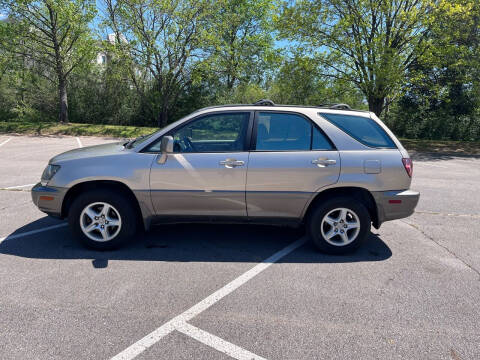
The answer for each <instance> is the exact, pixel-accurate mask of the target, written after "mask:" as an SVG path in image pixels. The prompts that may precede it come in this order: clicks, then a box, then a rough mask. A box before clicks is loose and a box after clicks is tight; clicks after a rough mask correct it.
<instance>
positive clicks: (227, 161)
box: [219, 159, 245, 169]
mask: <svg viewBox="0 0 480 360" xmlns="http://www.w3.org/2000/svg"><path fill="white" fill-rule="evenodd" d="M219 164H220V165H223V166H225V167H226V168H229V169H231V168H234V167H236V166H243V165H245V161H242V160H236V159H225V160H222V161H220V162H219Z"/></svg>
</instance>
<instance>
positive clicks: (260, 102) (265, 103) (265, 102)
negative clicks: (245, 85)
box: [253, 99, 275, 106]
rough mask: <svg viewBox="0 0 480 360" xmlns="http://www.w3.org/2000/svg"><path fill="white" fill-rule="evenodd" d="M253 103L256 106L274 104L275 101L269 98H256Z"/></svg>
mask: <svg viewBox="0 0 480 360" xmlns="http://www.w3.org/2000/svg"><path fill="white" fill-rule="evenodd" d="M253 105H256V106H275V103H274V102H273V101H272V100H269V99H262V100H258V101H257V102H256V103H254V104H253Z"/></svg>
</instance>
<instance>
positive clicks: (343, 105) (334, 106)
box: [318, 104, 352, 110]
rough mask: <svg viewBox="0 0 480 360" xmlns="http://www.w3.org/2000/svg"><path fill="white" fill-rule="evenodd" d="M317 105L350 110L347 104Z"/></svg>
mask: <svg viewBox="0 0 480 360" xmlns="http://www.w3.org/2000/svg"><path fill="white" fill-rule="evenodd" d="M318 107H322V108H328V109H334V110H352V108H351V107H350V105H348V104H321V105H318Z"/></svg>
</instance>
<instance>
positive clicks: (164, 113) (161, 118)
mask: <svg viewBox="0 0 480 360" xmlns="http://www.w3.org/2000/svg"><path fill="white" fill-rule="evenodd" d="M167 124H168V110H167V109H165V108H162V110H161V111H160V114H159V115H158V127H159V128H163V127H165V126H167Z"/></svg>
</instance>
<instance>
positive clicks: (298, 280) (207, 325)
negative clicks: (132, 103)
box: [0, 134, 480, 360]
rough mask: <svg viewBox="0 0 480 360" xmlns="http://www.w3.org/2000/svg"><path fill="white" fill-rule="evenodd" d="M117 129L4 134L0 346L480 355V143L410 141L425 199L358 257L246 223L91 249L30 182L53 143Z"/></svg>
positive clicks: (334, 355)
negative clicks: (465, 149) (461, 148)
mask: <svg viewBox="0 0 480 360" xmlns="http://www.w3.org/2000/svg"><path fill="white" fill-rule="evenodd" d="M109 141H114V139H103V138H94V137H80V138H76V137H67V136H58V137H34V136H15V135H7V134H0V189H1V190H0V279H1V280H0V358H1V359H110V358H115V359H120V358H123V359H133V358H136V359H229V358H237V359H262V358H264V359H385V358H388V359H453V360H458V359H479V358H480V330H479V328H480V327H479V324H480V157H473V156H472V157H469V156H464V157H459V156H451V155H448V154H422V153H419V154H415V155H414V180H413V184H412V188H413V189H415V190H418V191H420V192H421V198H420V202H419V205H418V207H417V211H416V213H415V214H414V215H413V216H411V217H409V218H407V219H402V220H397V221H392V222H389V223H385V224H384V225H382V227H381V228H380V230H373V233H372V235H371V236H370V238H369V241H368V242H367V244H366V245H365V246H364V247H363V248H361V249H360V251H358V252H357V253H355V254H351V255H348V256H328V255H324V254H321V253H319V252H317V251H316V250H315V249H314V248H313V246H312V245H310V243H308V242H306V239H305V236H304V234H303V232H302V230H301V229H288V228H283V227H268V226H246V225H168V226H167V225H166V226H158V227H155V228H154V229H153V230H152V231H150V232H148V233H146V234H141V235H138V236H137V238H136V239H135V241H133V242H131V243H130V244H129V245H128V246H126V247H124V248H122V249H120V250H117V251H109V252H97V251H92V250H86V249H84V248H83V247H82V246H81V245H80V244H78V243H77V242H76V241H74V240H73V239H72V237H71V235H70V232H69V229H68V227H67V226H66V224H65V222H64V221H60V220H55V219H51V218H48V217H46V216H45V215H44V214H43V213H41V212H40V211H39V210H38V209H36V207H35V206H34V205H33V204H32V202H31V198H30V193H29V189H30V188H31V186H32V184H35V183H36V182H38V181H39V178H40V175H41V172H42V170H43V168H44V167H45V165H46V163H47V162H48V159H49V158H51V157H52V156H54V155H56V154H57V153H60V152H63V151H67V150H70V149H74V148H77V147H79V146H88V145H94V144H98V143H104V142H109Z"/></svg>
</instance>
